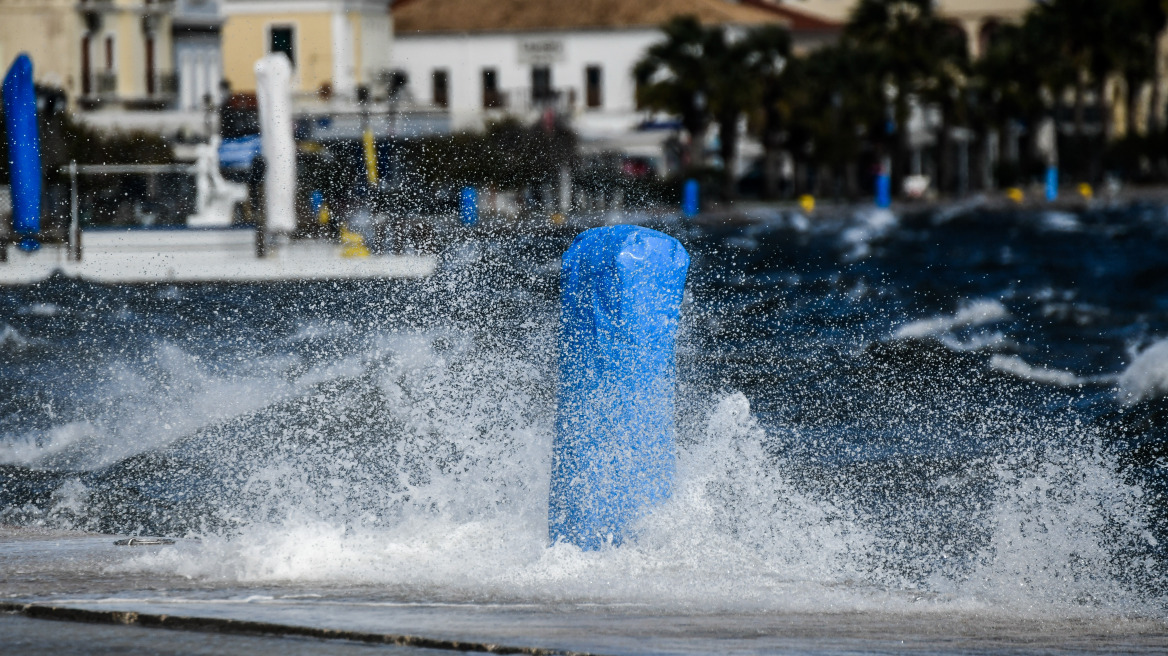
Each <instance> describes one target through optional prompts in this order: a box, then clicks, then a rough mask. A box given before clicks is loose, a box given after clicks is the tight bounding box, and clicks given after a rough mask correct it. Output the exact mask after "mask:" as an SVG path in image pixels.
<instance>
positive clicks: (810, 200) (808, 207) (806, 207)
mask: <svg viewBox="0 0 1168 656" xmlns="http://www.w3.org/2000/svg"><path fill="white" fill-rule="evenodd" d="M799 207H801V208H803V211H804V212H806V213H808V214H811V213H812V212H814V211H815V196H812V195H811V194H803V195H802V196H800V197H799Z"/></svg>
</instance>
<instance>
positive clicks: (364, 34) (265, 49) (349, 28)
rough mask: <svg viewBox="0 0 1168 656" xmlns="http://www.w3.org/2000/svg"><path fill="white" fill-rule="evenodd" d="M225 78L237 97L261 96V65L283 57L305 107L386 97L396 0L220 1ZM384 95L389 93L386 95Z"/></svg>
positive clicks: (295, 89)
mask: <svg viewBox="0 0 1168 656" xmlns="http://www.w3.org/2000/svg"><path fill="white" fill-rule="evenodd" d="M221 4H222V12H223V32H222V37H223V74H224V78H225V79H226V81H227V84H228V85H229V86H230V87H231V90H232V91H234V92H252V91H254V90H255V71H254V66H255V62H256V60H258V59H259V58H260V57H263V56H264V55H266V54H268V53H271V52H283V53H285V54H286V55H288V59H290V60H291V61H292V70H293V92H294V94H296V95H298V96H299V97H300V99H301V100H311V99H312V98H313V97H319V98H322V99H325V100H333V99H335V100H337V101H345V100H349V101H352V100H353V99H355V97H356V92H357V88H358V87H359V86H366V87H369V88H370V89H371V90H377V89H384V88H385V85H384V83H383V84H381V85H377V84H376V83H377V82H378V81H379V80H384V79H385V74H384V71H386V70H387V69H388V68H389V62H390V54H391V43H392V37H393V27H392V21H391V18H390V8H389V5H390V1H389V0H221ZM382 95H384V93H383V94H382Z"/></svg>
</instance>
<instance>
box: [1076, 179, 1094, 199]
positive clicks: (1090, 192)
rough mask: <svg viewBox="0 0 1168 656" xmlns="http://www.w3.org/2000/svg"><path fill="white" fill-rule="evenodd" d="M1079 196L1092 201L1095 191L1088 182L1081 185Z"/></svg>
mask: <svg viewBox="0 0 1168 656" xmlns="http://www.w3.org/2000/svg"><path fill="white" fill-rule="evenodd" d="M1079 195H1080V196H1082V197H1083V198H1085V199H1087V200H1091V198H1092V197H1093V196H1095V190H1094V189H1092V188H1091V185H1089V184H1087V183H1086V182H1081V183H1079Z"/></svg>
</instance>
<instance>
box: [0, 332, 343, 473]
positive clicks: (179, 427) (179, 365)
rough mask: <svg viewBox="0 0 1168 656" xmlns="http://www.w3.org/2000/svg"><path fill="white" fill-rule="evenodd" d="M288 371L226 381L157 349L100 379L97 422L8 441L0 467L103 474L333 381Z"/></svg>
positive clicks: (186, 357)
mask: <svg viewBox="0 0 1168 656" xmlns="http://www.w3.org/2000/svg"><path fill="white" fill-rule="evenodd" d="M0 334H2V333H0ZM290 364H291V361H290V360H289V358H287V357H274V358H266V359H265V358H259V359H256V360H252V361H250V362H246V363H241V367H242V369H241V370H240V371H231V372H226V373H223V372H217V371H216V370H215V369H214V368H213V367H210V366H208V365H207V364H206V363H204V362H202V361H201V359H200V358H199V357H198V356H195V355H193V354H191V353H188V352H186V351H184V350H183V349H181V348H180V347H178V346H176V345H174V344H159V345H158V346H156V347H155V348H154V350H153V352H151V353H150V354H149V355H148V357H147V358H145V360H144V361H143V362H127V361H120V360H119V361H114V362H112V363H110V364H109V365H108V366H107V367H106V368H105V369H104V371H102V372H101V373H100V374H99V375H98V380H99V381H100V386H99V392H100V394H101V396H102V397H103V398H102V399H101V402H100V403H99V404H97V406H96V407H97V408H99V410H98V411H97V412H95V413H94V415H93V416H92V417H90V418H89V419H87V420H86V421H75V422H68V423H64V424H58V425H55V426H51V427H49V428H47V429H41V430H33V431H29V432H26V433H23V434H17V435H11V436H6V437H5V439H4V441H3V443H0V462H7V463H21V464H36V463H38V462H42V461H45V460H47V459H50V458H54V457H62V455H63V454H66V453H67V455H68V456H69V457H68V460H69V466H70V467H71V468H72V467H79V468H85V469H90V468H95V467H100V466H104V465H107V464H110V463H113V462H117V461H118V460H121V459H123V458H126V457H129V456H131V455H134V454H136V453H141V452H143V451H147V450H150V449H154V448H158V447H161V446H164V445H166V444H168V443H170V442H173V441H174V440H176V439H179V438H181V437H184V436H186V435H189V434H191V433H192V432H194V431H196V430H198V429H200V428H203V427H205V426H208V425H212V424H214V423H217V422H221V421H224V420H226V419H229V418H231V417H236V416H239V415H242V414H246V413H248V412H252V411H254V410H258V409H260V408H262V407H265V406H267V405H269V404H271V403H274V402H276V401H278V400H280V399H283V398H286V397H287V396H288V395H290V394H292V393H294V392H295V391H296V390H297V389H300V388H302V387H304V386H307V385H311V384H314V383H315V382H316V381H317V380H319V379H327V378H328V377H329V376H328V375H326V374H318V373H316V372H315V370H310V371H309V372H308V373H306V374H305V375H304V376H302V378H303V379H304V382H303V383H298V382H290V381H289V380H288V379H287V376H286V375H285V372H286V370H287V368H288V366H289V365H290Z"/></svg>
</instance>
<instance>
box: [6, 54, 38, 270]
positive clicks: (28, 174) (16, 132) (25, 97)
mask: <svg viewBox="0 0 1168 656" xmlns="http://www.w3.org/2000/svg"><path fill="white" fill-rule="evenodd" d="M3 96H4V127H5V129H7V131H8V165H9V171H10V177H11V181H12V230H13V231H14V232H16V233H17V234H21V235H35V234H36V233H38V232H40V229H41V143H40V138H39V136H38V134H37V116H36V91H35V89H34V88H33V83H32V62H31V61H29V59H28V55H25V54H21V55H20V56H18V57H17V58H16V61H14V62H12V67H11V68H9V69H8V74H7V75H5V76H4V88H3ZM38 245H39V244H37V242H36V240H35V239H32V238H31V237H25V239H23V240H22V241H21V247H22V248H25V249H26V250H27V249H34V248H35V247H36V246H38Z"/></svg>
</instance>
